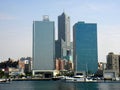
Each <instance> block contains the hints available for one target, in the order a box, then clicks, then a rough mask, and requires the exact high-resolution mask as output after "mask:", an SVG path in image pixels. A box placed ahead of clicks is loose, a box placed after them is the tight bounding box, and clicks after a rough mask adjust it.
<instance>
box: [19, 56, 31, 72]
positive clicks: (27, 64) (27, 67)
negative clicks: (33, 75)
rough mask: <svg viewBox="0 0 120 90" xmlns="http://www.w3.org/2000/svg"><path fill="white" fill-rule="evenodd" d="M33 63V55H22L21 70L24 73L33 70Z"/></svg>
mask: <svg viewBox="0 0 120 90" xmlns="http://www.w3.org/2000/svg"><path fill="white" fill-rule="evenodd" d="M31 63H32V58H31V57H27V58H25V57H22V58H20V60H19V63H18V64H19V65H18V66H19V71H20V72H23V73H28V72H31V70H32V67H31Z"/></svg>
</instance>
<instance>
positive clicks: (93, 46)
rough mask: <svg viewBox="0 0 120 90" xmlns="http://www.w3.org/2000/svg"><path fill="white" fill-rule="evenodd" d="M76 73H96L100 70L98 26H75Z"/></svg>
mask: <svg viewBox="0 0 120 90" xmlns="http://www.w3.org/2000/svg"><path fill="white" fill-rule="evenodd" d="M73 53H74V64H75V65H74V68H75V71H85V72H88V73H95V72H96V71H97V69H98V50H97V24H96V23H85V22H78V23H76V24H75V25H74V26H73Z"/></svg>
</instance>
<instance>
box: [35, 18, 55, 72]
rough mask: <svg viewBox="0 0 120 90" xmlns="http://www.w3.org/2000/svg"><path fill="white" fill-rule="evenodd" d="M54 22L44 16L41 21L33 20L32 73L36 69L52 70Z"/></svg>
mask: <svg viewBox="0 0 120 90" xmlns="http://www.w3.org/2000/svg"><path fill="white" fill-rule="evenodd" d="M54 31H55V27H54V22H53V21H49V17H48V16H44V18H43V21H34V22H33V73H35V72H36V71H37V70H38V71H39V70H54V60H55V36H54Z"/></svg>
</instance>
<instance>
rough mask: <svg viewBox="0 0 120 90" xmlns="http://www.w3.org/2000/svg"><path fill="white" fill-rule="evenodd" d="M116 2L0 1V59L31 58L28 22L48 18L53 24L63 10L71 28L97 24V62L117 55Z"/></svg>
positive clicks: (119, 35) (119, 14)
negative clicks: (85, 23)
mask: <svg viewBox="0 0 120 90" xmlns="http://www.w3.org/2000/svg"><path fill="white" fill-rule="evenodd" d="M119 4H120V0H0V60H6V59H7V58H9V57H11V58H13V59H19V58H20V57H27V56H32V23H33V20H42V16H43V15H49V18H50V20H51V21H55V27H56V28H55V29H56V31H57V17H58V16H59V15H61V13H62V12H63V11H64V12H65V13H66V14H67V15H68V16H70V19H71V31H72V26H73V25H74V24H75V23H77V22H78V21H85V22H87V23H97V27H98V59H99V61H106V55H107V54H108V53H109V52H114V53H115V54H120V49H119V46H120V42H119V41H120V40H119V39H120V10H119V8H120V5H119Z"/></svg>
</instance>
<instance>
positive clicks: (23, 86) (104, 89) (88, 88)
mask: <svg viewBox="0 0 120 90" xmlns="http://www.w3.org/2000/svg"><path fill="white" fill-rule="evenodd" d="M0 90H120V83H106V82H103V83H65V82H61V81H13V82H12V83H11V84H0Z"/></svg>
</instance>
